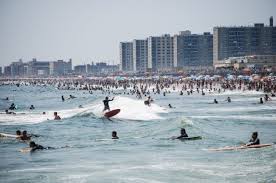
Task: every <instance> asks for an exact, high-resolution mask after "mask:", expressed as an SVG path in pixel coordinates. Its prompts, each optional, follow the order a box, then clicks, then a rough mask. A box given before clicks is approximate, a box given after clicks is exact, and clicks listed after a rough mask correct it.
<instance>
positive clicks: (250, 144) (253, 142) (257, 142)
mask: <svg viewBox="0 0 276 183" xmlns="http://www.w3.org/2000/svg"><path fill="white" fill-rule="evenodd" d="M259 144H260V139H259V138H256V139H255V140H254V139H250V140H249V143H248V144H247V145H248V146H252V145H259Z"/></svg>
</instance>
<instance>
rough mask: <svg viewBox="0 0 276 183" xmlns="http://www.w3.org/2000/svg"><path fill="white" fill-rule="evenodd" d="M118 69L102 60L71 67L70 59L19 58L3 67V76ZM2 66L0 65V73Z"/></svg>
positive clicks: (99, 72) (96, 71)
mask: <svg viewBox="0 0 276 183" xmlns="http://www.w3.org/2000/svg"><path fill="white" fill-rule="evenodd" d="M118 70H119V66H118V65H108V64H106V63H104V62H100V63H96V64H94V63H93V62H92V64H84V65H76V66H74V69H72V59H69V61H67V62H66V61H63V60H57V61H38V60H37V59H35V58H34V59H32V61H29V62H23V61H22V59H20V60H19V61H17V62H12V63H11V64H10V65H9V66H6V67H4V72H3V75H4V76H10V77H18V76H19V77H22V76H49V75H50V76H64V75H70V74H79V75H86V74H94V75H97V74H109V73H112V72H116V71H118ZM1 74H2V67H0V75H1Z"/></svg>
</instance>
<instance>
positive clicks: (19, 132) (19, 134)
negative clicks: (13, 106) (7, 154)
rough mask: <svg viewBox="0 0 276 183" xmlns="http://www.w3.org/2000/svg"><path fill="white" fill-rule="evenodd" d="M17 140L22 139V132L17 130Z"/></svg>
mask: <svg viewBox="0 0 276 183" xmlns="http://www.w3.org/2000/svg"><path fill="white" fill-rule="evenodd" d="M16 136H17V137H16V138H17V139H20V137H21V131H20V130H16Z"/></svg>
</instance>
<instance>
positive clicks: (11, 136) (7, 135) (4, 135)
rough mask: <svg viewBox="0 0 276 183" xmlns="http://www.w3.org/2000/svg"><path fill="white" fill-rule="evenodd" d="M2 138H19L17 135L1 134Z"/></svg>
mask: <svg viewBox="0 0 276 183" xmlns="http://www.w3.org/2000/svg"><path fill="white" fill-rule="evenodd" d="M0 137H10V138H17V137H18V136H17V135H12V134H8V133H0Z"/></svg>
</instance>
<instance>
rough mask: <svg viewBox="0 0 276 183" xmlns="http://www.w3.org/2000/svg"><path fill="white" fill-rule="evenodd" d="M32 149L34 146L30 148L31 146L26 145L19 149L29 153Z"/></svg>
mask: <svg viewBox="0 0 276 183" xmlns="http://www.w3.org/2000/svg"><path fill="white" fill-rule="evenodd" d="M31 150H32V148H30V147H25V148H22V149H19V151H20V152H22V153H28V152H31Z"/></svg>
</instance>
